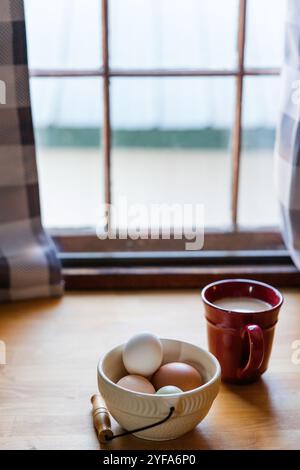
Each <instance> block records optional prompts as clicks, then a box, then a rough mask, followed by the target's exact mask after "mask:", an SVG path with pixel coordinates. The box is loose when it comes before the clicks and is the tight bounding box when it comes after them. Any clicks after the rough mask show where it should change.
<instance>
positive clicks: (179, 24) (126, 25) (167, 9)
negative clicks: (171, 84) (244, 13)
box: [109, 0, 238, 69]
mask: <svg viewBox="0 0 300 470" xmlns="http://www.w3.org/2000/svg"><path fill="white" fill-rule="evenodd" d="M237 5H238V0H226V2H221V1H220V0H209V1H206V0H201V1H199V0H185V1H182V0H110V2H109V6H110V26H111V28H110V31H111V35H110V55H111V65H112V66H113V67H124V68H125V67H126V68H130V67H132V68H151V67H159V68H160V67H189V68H200V67H202V68H205V69H211V68H217V67H218V68H232V67H234V66H235V63H236V31H237V12H238V8H237Z"/></svg>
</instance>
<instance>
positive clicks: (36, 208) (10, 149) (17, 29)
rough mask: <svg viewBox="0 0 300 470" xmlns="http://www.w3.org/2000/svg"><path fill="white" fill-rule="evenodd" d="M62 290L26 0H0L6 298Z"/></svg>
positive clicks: (0, 269)
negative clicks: (43, 170) (41, 165)
mask: <svg viewBox="0 0 300 470" xmlns="http://www.w3.org/2000/svg"><path fill="white" fill-rule="evenodd" d="M61 293H62V278H61V269H60V264H59V261H58V259H57V256H56V250H55V247H54V245H53V243H52V241H51V239H50V238H49V237H48V236H47V234H46V232H45V231H44V230H43V227H42V224H41V217H40V203H39V188H38V176H37V168H36V155H35V145H34V134H33V126H32V117H31V107H30V96H29V79H28V67H27V48H26V31H25V19H24V5H23V0H0V301H8V300H18V299H25V298H33V297H47V296H57V295H60V294H61Z"/></svg>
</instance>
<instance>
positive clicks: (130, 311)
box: [0, 289, 300, 449]
mask: <svg viewBox="0 0 300 470" xmlns="http://www.w3.org/2000/svg"><path fill="white" fill-rule="evenodd" d="M283 293H284V295H285V304H284V307H283V308H282V311H281V315H280V321H279V324H278V327H277V332H276V338H275V344H274V349H273V355H272V358H271V363H270V367H269V370H268V371H267V373H266V374H265V375H264V377H263V379H262V380H261V381H260V382H258V383H256V384H252V385H248V386H232V385H225V384H223V385H222V387H221V391H220V394H219V395H218V397H217V399H216V401H215V403H214V405H213V407H212V409H211V411H210V413H209V414H208V416H207V417H206V419H205V420H204V421H203V422H202V423H201V424H200V425H199V426H198V427H197V428H196V429H195V430H194V431H193V432H191V433H189V434H187V435H186V436H184V437H182V438H181V439H178V440H175V441H169V442H165V443H154V442H147V441H142V440H139V439H137V438H134V437H126V438H122V439H116V440H115V441H113V442H112V443H111V444H109V445H108V446H106V448H107V449H297V448H299V447H300V364H298V365H297V364H296V363H293V361H292V354H293V349H292V343H293V342H294V341H296V340H300V291H299V290H292V289H290V290H285V291H283ZM145 329H147V330H151V331H153V332H155V333H157V334H158V335H160V336H162V337H170V338H177V339H183V340H186V341H190V342H194V343H196V344H198V345H201V346H204V347H206V331H205V322H204V318H203V309H202V305H201V300H200V296H199V292H198V291H195V290H191V291H188V290H187V291H153V292H151V291H147V292H143V291H136V292H134V291H131V292H109V293H98V292H97V293H76V294H74V293H68V294H67V295H66V296H65V297H64V298H63V299H61V300H51V301H49V300H44V301H42V300H40V301H31V302H26V303H25V302H21V303H16V304H11V305H2V306H1V307H0V340H2V341H5V344H6V348H7V364H6V365H5V366H0V449H99V448H100V446H99V443H98V441H97V438H96V435H95V432H94V429H93V424H92V417H91V404H90V397H91V395H92V394H93V393H95V392H96V391H97V385H96V366H97V361H98V358H99V356H101V355H102V354H103V353H105V352H106V351H107V350H108V349H110V348H111V347H113V346H114V345H116V344H118V343H120V342H124V341H126V339H127V338H129V337H130V335H132V334H133V333H136V332H139V331H141V330H145ZM298 357H300V354H299V355H298ZM113 428H114V430H115V431H116V430H117V429H118V426H117V424H116V423H115V422H114V423H113Z"/></svg>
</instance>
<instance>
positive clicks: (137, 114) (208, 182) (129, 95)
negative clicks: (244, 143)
mask: <svg viewBox="0 0 300 470" xmlns="http://www.w3.org/2000/svg"><path fill="white" fill-rule="evenodd" d="M224 110H226V112H224ZM233 111H234V79H232V78H171V79H165V78H163V79H160V78H156V79H155V78H154V79H153V78H152V79H151V78H144V79H126V78H119V79H118V78H116V79H113V80H112V125H113V145H114V147H113V153H112V180H113V188H112V196H113V201H114V202H115V204H116V205H117V204H118V203H119V201H120V200H121V198H123V197H125V198H126V199H127V201H128V203H129V204H137V203H141V204H146V205H147V204H151V203H155V204H162V203H167V204H175V203H180V204H183V203H186V204H189V203H192V204H197V203H199V204H204V210H205V225H206V226H219V227H221V226H224V225H226V224H228V223H229V222H230V216H229V212H230V211H229V201H230V151H229V142H230V132H231V128H232V121H233Z"/></svg>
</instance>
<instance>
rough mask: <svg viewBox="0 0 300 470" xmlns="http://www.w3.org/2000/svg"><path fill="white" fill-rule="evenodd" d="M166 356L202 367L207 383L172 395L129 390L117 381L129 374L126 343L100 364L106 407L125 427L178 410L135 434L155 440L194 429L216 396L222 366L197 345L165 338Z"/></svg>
mask: <svg viewBox="0 0 300 470" xmlns="http://www.w3.org/2000/svg"><path fill="white" fill-rule="evenodd" d="M161 341H162V344H163V351H164V360H163V364H166V363H168V362H186V363H188V364H190V365H192V366H194V367H195V368H196V369H198V370H199V372H200V373H201V375H202V376H203V378H204V379H205V383H204V385H202V386H201V387H198V388H195V389H194V390H191V391H188V392H183V393H176V394H172V395H150V394H146V393H137V392H132V391H130V390H126V389H124V388H122V387H120V386H119V385H116V382H117V381H118V380H119V379H120V378H121V377H123V376H124V375H127V372H126V370H125V368H124V365H123V361H122V351H123V347H124V345H121V346H117V347H116V348H114V349H112V350H111V351H109V352H108V353H107V354H106V355H105V356H104V357H103V359H101V360H100V362H99V364H98V387H99V391H100V393H101V395H102V396H103V398H104V400H105V402H106V405H107V408H108V410H109V412H110V413H111V415H112V416H113V417H114V419H115V420H116V421H117V422H118V423H119V424H120V425H121V426H122V427H123V428H124V429H126V430H133V429H136V428H140V427H143V426H147V425H149V424H152V423H155V422H157V421H160V420H162V419H163V418H164V417H166V416H167V415H168V413H169V411H170V407H171V406H174V407H175V411H174V413H173V415H172V417H171V418H170V419H169V420H168V421H166V422H165V423H163V424H161V425H159V426H157V427H154V428H152V429H147V430H144V431H141V432H137V433H134V435H135V436H137V437H140V438H142V439H148V440H152V441H165V440H169V439H175V438H177V437H180V436H182V435H183V434H185V433H187V432H189V431H191V430H192V429H193V428H194V427H195V426H197V424H198V423H200V422H201V421H202V420H203V418H204V417H205V416H206V415H207V413H208V412H209V410H210V408H211V406H212V404H213V401H214V399H215V398H216V396H217V394H218V391H219V386H220V375H221V369H220V365H219V362H218V361H217V359H216V358H215V357H214V356H213V355H212V354H211V353H209V352H208V351H205V350H204V349H202V348H199V347H198V346H195V345H193V344H189V343H186V342H184V341H177V340H174V339H162V340H161Z"/></svg>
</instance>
